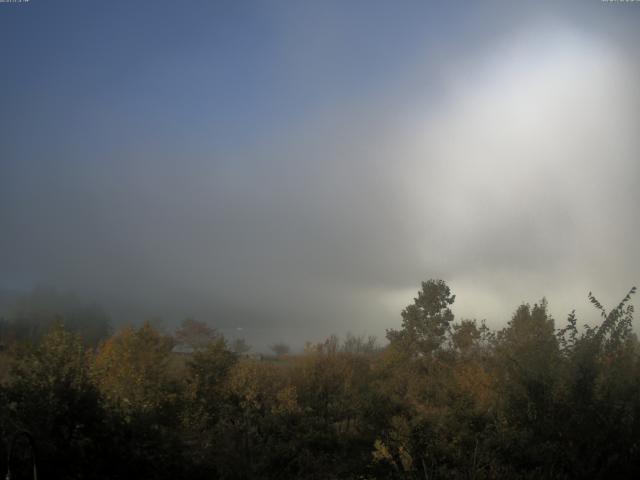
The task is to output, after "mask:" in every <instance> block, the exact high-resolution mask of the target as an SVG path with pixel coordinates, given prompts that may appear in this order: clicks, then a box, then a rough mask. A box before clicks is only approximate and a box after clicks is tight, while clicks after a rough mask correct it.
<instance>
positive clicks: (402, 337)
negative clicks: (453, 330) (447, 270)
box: [387, 280, 456, 355]
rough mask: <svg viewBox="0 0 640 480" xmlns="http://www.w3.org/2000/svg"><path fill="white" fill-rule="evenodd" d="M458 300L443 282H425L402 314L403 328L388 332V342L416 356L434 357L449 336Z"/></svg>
mask: <svg viewBox="0 0 640 480" xmlns="http://www.w3.org/2000/svg"><path fill="white" fill-rule="evenodd" d="M455 298H456V297H455V295H451V290H450V289H449V287H448V286H447V284H446V283H445V282H444V281H443V280H428V281H426V282H422V290H421V291H419V292H418V297H417V298H414V299H413V304H411V305H409V306H407V307H406V308H405V309H404V310H403V311H402V328H401V329H400V330H393V329H390V330H387V339H388V340H389V342H390V343H391V344H392V345H395V346H401V347H402V348H405V349H407V350H408V351H409V352H410V353H413V354H422V355H428V354H431V353H433V352H434V351H435V350H437V349H438V348H439V347H440V346H441V345H442V343H443V342H444V340H445V338H446V335H447V334H448V333H449V332H450V324H451V322H452V321H453V318H454V317H453V312H451V309H450V308H449V305H451V304H453V302H454V300H455Z"/></svg>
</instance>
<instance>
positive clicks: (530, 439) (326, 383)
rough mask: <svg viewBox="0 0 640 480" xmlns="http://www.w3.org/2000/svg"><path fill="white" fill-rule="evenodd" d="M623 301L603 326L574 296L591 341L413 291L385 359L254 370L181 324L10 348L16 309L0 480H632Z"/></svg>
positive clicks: (638, 386)
mask: <svg viewBox="0 0 640 480" xmlns="http://www.w3.org/2000/svg"><path fill="white" fill-rule="evenodd" d="M635 291H636V289H635V287H634V288H632V289H631V290H630V291H629V292H628V293H627V294H626V295H625V296H624V298H623V299H622V300H621V301H620V303H619V304H618V305H616V306H615V307H614V308H612V309H610V310H607V309H606V308H605V307H604V306H603V305H602V304H601V303H600V302H599V300H598V299H597V298H596V297H595V296H594V295H593V294H591V293H589V295H588V299H589V301H590V303H591V304H592V305H593V307H594V312H595V314H596V315H597V317H598V319H599V320H598V322H597V323H595V324H593V323H592V324H591V325H590V326H589V325H585V326H580V325H579V320H578V318H577V317H576V315H575V313H573V312H572V313H571V314H570V315H569V316H568V318H567V320H566V322H563V323H562V324H560V325H556V321H555V320H554V319H553V318H552V317H551V316H550V314H549V312H548V305H547V301H546V300H545V299H542V300H540V301H539V302H537V303H534V304H533V305H531V304H527V303H524V304H521V305H519V306H518V307H517V308H516V309H515V312H514V313H513V316H512V317H511V319H510V321H509V322H508V323H507V324H506V326H504V328H501V329H498V330H492V329H490V328H489V327H487V325H486V324H485V323H484V322H478V321H476V320H472V319H460V320H456V319H455V317H454V314H453V312H452V310H451V308H450V307H451V306H452V305H453V303H454V302H455V295H454V294H453V292H451V290H450V288H449V286H448V285H447V284H446V282H444V281H442V280H428V281H426V282H423V283H422V285H421V288H420V290H419V291H418V294H417V297H416V298H414V300H413V302H411V303H410V304H409V305H407V307H406V308H405V309H403V310H402V312H401V316H402V323H401V326H400V328H398V329H389V330H387V340H388V344H387V345H386V346H384V347H381V346H379V345H378V344H377V343H376V341H375V338H372V337H369V338H365V337H356V336H353V335H349V336H347V337H346V338H345V339H342V340H341V339H339V338H338V337H337V336H335V335H334V336H331V337H329V338H327V340H325V341H324V342H319V343H307V346H306V348H305V350H304V353H302V354H291V352H290V350H289V349H288V346H287V345H285V344H274V345H273V351H274V353H275V354H276V355H274V356H271V357H269V356H266V357H264V358H262V357H255V356H251V355H248V354H247V351H249V348H250V347H249V346H248V345H246V342H244V341H239V342H235V343H234V344H229V342H227V340H226V339H225V338H224V337H223V336H222V335H221V334H219V333H218V332H217V331H216V330H215V328H214V327H213V326H209V325H206V324H205V323H202V322H198V321H197V320H194V319H187V320H185V322H183V324H182V325H181V326H180V327H179V328H178V329H177V330H176V332H175V333H174V334H173V335H167V334H164V333H162V332H160V331H158V330H157V329H155V328H154V327H153V326H152V325H151V324H150V323H145V324H143V325H141V326H139V327H126V328H123V329H120V330H118V331H116V332H114V333H109V334H108V335H103V336H102V337H101V339H100V341H99V342H96V341H95V338H94V337H93V336H92V335H95V331H96V330H95V329H89V330H85V329H83V328H79V327H78V325H79V323H78V322H79V321H80V319H81V318H82V315H83V314H84V315H86V319H87V321H88V322H89V323H90V324H92V325H93V324H95V323H96V318H98V319H102V318H103V316H101V314H98V313H97V312H96V311H94V310H91V309H88V310H73V312H74V315H73V316H71V317H68V316H65V315H64V313H65V312H60V314H54V313H52V312H50V315H53V320H51V322H48V321H47V322H45V323H44V324H46V326H47V328H46V331H44V332H42V334H38V335H26V334H24V335H23V334H20V335H18V334H17V333H16V332H19V331H21V330H20V329H19V328H18V327H17V325H19V322H20V321H22V320H18V317H19V318H21V319H24V321H25V322H27V325H31V323H29V321H30V320H32V319H37V318H40V317H41V316H42V315H45V314H44V313H42V311H37V310H22V311H21V313H20V315H21V316H20V315H18V316H16V318H15V319H13V320H12V321H11V322H10V323H7V324H5V326H4V328H3V330H2V342H3V346H4V350H3V351H2V352H1V359H2V374H3V377H2V384H1V386H0V401H1V402H2V407H3V408H2V410H1V412H2V413H1V414H0V429H1V433H2V437H3V438H4V439H5V442H4V443H3V444H2V446H3V448H4V450H5V451H4V452H3V455H0V458H2V459H5V460H3V462H4V463H3V464H2V469H3V472H6V471H7V469H11V472H12V475H13V476H12V477H11V478H31V477H30V476H29V475H30V473H29V472H30V469H31V468H32V463H33V461H32V460H33V458H32V457H33V452H32V451H33V447H31V446H30V444H29V443H28V442H26V441H20V440H18V441H16V440H15V439H16V438H17V439H21V438H29V439H31V440H30V441H31V442H32V444H33V445H34V446H35V451H37V461H36V463H37V465H36V466H37V469H38V474H39V475H40V476H41V478H89V479H91V478H93V479H107V478H148V479H165V478H166V479H169V478H195V479H198V478H202V479H204V478H207V479H210V478H220V479H253V478H264V479H268V478H273V479H276V478H277V479H282V478H291V479H294V478H295V479H332V478H333V479H378V478H387V479H424V478H445V479H469V478H474V479H497V478H523V479H524V478H549V479H552V478H553V479H556V478H557V479H563V478H614V477H615V478H631V477H634V476H637V475H638V474H640V449H639V448H638V440H637V439H638V438H640V395H639V393H640V361H639V360H640V359H639V356H638V355H639V353H640V349H639V344H638V339H637V336H636V334H635V333H634V332H633V329H632V322H633V313H634V311H633V306H632V305H631V298H632V296H633V294H634V293H635ZM60 305H62V306H64V304H63V303H61V304H60ZM45 316H46V315H45ZM67 318H69V320H67ZM34 321H35V320H34ZM98 323H99V322H98ZM9 326H13V327H12V328H9ZM83 335H84V336H83ZM181 344H188V345H189V346H190V347H191V349H190V350H188V351H186V350H176V348H175V347H176V345H181ZM21 435H22V436H21ZM8 449H11V451H10V452H9V451H7V450H8ZM7 459H8V462H9V463H7ZM21 475H22V476H21Z"/></svg>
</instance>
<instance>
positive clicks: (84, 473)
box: [3, 324, 105, 478]
mask: <svg viewBox="0 0 640 480" xmlns="http://www.w3.org/2000/svg"><path fill="white" fill-rule="evenodd" d="M91 364H92V361H91V356H90V352H89V351H87V350H86V349H85V348H84V346H83V343H82V341H81V339H80V337H79V335H77V334H73V333H70V332H69V331H67V330H65V328H64V327H63V326H62V324H57V325H55V326H54V327H53V328H52V330H51V331H50V332H49V333H47V334H46V335H45V336H44V337H43V339H42V341H41V342H40V343H39V344H38V345H37V346H31V347H25V348H23V349H21V350H20V351H19V353H18V355H17V357H16V360H15V363H14V364H13V368H12V371H11V375H10V379H9V382H8V384H7V385H6V387H5V390H4V392H3V393H4V395H3V396H5V401H6V402H7V403H6V404H5V407H4V411H3V423H4V425H3V427H4V428H3V430H4V433H5V435H7V437H8V438H9V439H10V438H12V436H13V435H14V434H16V433H17V432H20V431H27V432H29V433H30V434H31V435H32V436H33V438H34V439H35V441H36V443H37V449H38V461H39V468H40V474H41V475H42V476H47V477H49V478H69V477H77V478H80V477H84V478H92V477H93V471H94V469H98V470H99V469H100V464H102V465H104V463H103V460H104V458H103V457H102V456H101V453H102V452H103V450H102V446H103V445H102V444H101V443H100V442H101V440H105V430H104V428H103V426H104V420H105V416H104V412H103V409H102V406H101V402H100V395H99V391H98V389H97V388H96V385H95V384H94V382H93V380H92V376H91Z"/></svg>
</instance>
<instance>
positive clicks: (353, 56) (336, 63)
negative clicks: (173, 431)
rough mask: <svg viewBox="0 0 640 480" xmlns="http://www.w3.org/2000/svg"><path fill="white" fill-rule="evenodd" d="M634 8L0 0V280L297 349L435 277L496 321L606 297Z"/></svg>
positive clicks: (622, 255) (381, 319)
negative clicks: (288, 342)
mask: <svg viewBox="0 0 640 480" xmlns="http://www.w3.org/2000/svg"><path fill="white" fill-rule="evenodd" d="M639 26H640V6H638V5H636V4H633V3H603V2H596V1H592V2H530V3H529V4H524V3H522V4H517V5H516V4H515V3H514V2H482V3H477V4H473V5H469V4H467V3H466V2H465V3H463V2H357V1H348V2H347V1H343V2H285V1H269V2H237V1H234V2H205V1H189V2H165V1H154V2H150V1H149V2H147V1H135V2H87V1H60V2H52V1H47V2H45V1H41V0H30V1H29V2H26V3H20V4H0V53H1V58H2V62H3V68H2V81H1V87H2V88H0V201H1V204H0V222H1V225H2V232H3V233H2V236H1V238H0V264H2V268H1V269H0V272H1V273H0V287H3V288H9V289H15V288H21V289H28V288H31V287H32V286H33V285H36V284H48V285H55V286H57V287H59V288H61V289H63V290H73V291H76V292H78V293H80V294H82V295H85V296H89V297H91V298H95V299H96V300H98V301H100V302H102V303H104V304H106V306H107V307H108V308H110V309H111V310H113V311H117V312H121V313H120V314H119V315H121V316H122V317H142V316H144V315H151V314H153V315H157V314H162V315H164V316H166V317H168V318H169V319H170V320H172V319H176V318H180V317H182V316H185V315H189V314H193V315H196V316H199V317H202V318H206V319H208V320H209V321H211V322H212V323H213V324H218V325H221V326H225V327H229V328H232V327H235V326H237V325H248V326H251V327H253V328H260V329H267V330H268V331H270V332H272V333H271V335H273V336H274V338H275V337H277V336H282V335H285V333H283V332H285V331H289V332H291V331H292V329H294V330H295V329H299V330H300V332H302V333H299V334H295V335H292V334H290V335H292V336H291V339H292V340H294V341H299V340H301V339H302V337H303V336H319V335H324V334H328V333H331V332H333V331H339V332H344V331H346V330H349V329H350V330H354V331H357V332H360V331H362V332H373V333H377V334H381V332H383V329H384V327H390V326H393V325H395V323H397V322H398V319H399V310H400V308H401V307H402V306H403V305H405V304H406V303H408V302H409V301H410V300H411V297H412V295H413V294H414V293H413V292H414V290H416V289H417V287H418V285H419V281H420V280H423V279H426V278H431V277H443V278H445V279H447V280H448V281H450V282H451V283H452V285H453V287H454V290H455V289H456V288H457V289H458V299H459V300H458V302H459V304H460V305H459V306H458V314H459V315H464V316H477V317H480V318H482V317H488V318H489V319H493V321H494V322H495V323H496V324H499V323H500V322H504V321H505V320H507V319H508V316H509V312H510V311H512V310H513V309H515V306H516V305H517V304H518V302H520V301H522V300H526V301H536V300H538V299H539V297H540V296H542V295H547V296H548V297H549V298H550V302H551V307H552V311H553V309H554V307H555V308H556V309H557V310H556V311H557V312H558V316H563V315H564V314H565V313H566V311H568V309H569V308H570V307H571V306H572V305H573V306H575V305H576V304H580V303H581V302H583V298H584V295H585V294H586V291H588V290H589V289H593V290H594V291H595V292H597V291H598V289H600V291H601V292H602V293H603V295H604V296H605V298H610V299H611V300H612V301H615V300H616V299H617V297H618V296H621V295H622V294H623V291H624V290H625V289H626V288H627V287H628V286H630V285H629V284H630V283H634V282H635V283H637V281H638V278H637V272H638V266H639V263H640V262H639V260H638V259H639V257H638V254H637V253H634V252H633V249H632V247H633V245H634V241H635V240H634V239H635V238H636V237H637V233H638V230H639V229H640V226H639V225H638V220H637V215H636V214H635V210H634V209H633V208H632V206H634V205H637V200H638V197H637V188H636V187H635V185H634V181H633V179H635V178H637V173H638V168H637V161H636V159H637V156H638V153H640V149H639V148H638V144H637V140H636V139H635V137H636V130H637V124H638V120H639V119H638V114H637V112H638V111H640V109H637V108H636V107H637V106H639V105H640V103H639V102H638V92H637V88H636V85H637V84H638V80H640V78H639V74H638V72H639V70H638V58H639V56H638V52H637V45H638V40H639V38H638V36H639V34H638V32H640V29H639V28H638V27H639ZM532 186H537V187H535V188H533V187H532ZM603 231H605V232H609V234H608V235H604V236H600V234H599V233H598V232H603ZM554 301H555V303H554ZM583 303H584V302H583ZM294 327H295V328H294ZM283 329H284V330H283ZM287 329H288V330H287Z"/></svg>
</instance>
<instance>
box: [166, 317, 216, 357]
mask: <svg viewBox="0 0 640 480" xmlns="http://www.w3.org/2000/svg"><path fill="white" fill-rule="evenodd" d="M174 337H175V339H176V341H177V342H178V343H180V344H183V345H187V346H189V347H191V348H193V349H194V350H198V349H200V348H204V347H206V346H207V345H209V344H210V343H213V342H215V341H216V340H218V339H219V338H220V334H219V333H218V332H216V330H215V329H213V328H211V327H210V326H209V325H207V324H206V323H204V322H200V321H198V320H194V319H193V318H186V319H184V320H183V321H182V323H181V324H180V327H179V328H178V329H177V330H176V333H175V335H174Z"/></svg>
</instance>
